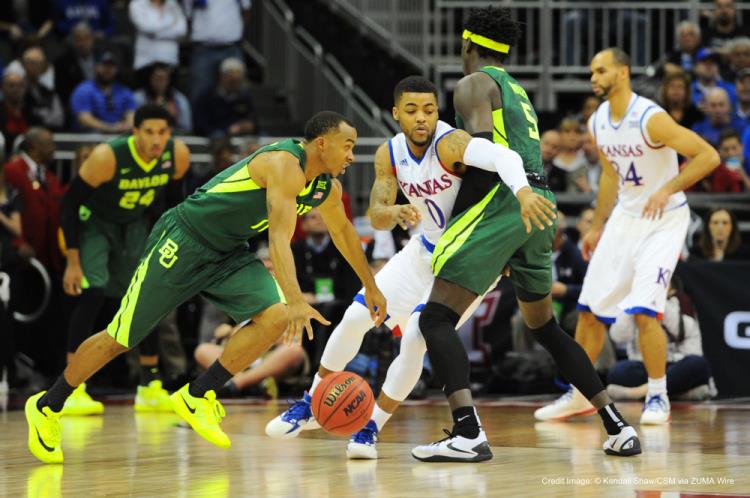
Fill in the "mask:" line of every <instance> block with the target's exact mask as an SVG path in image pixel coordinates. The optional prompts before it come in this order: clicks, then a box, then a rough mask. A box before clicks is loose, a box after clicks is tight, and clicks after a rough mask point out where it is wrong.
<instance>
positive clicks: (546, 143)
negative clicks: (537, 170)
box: [539, 130, 565, 192]
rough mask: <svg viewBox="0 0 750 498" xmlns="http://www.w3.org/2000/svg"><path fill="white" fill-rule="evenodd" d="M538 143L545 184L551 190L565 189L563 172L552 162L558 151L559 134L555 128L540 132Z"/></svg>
mask: <svg viewBox="0 0 750 498" xmlns="http://www.w3.org/2000/svg"><path fill="white" fill-rule="evenodd" d="M539 145H540V147H541V150H542V165H543V166H544V174H545V176H546V177H547V184H548V185H549V187H550V188H551V189H552V191H553V192H560V191H562V190H564V189H565V172H564V171H562V170H561V169H558V168H556V167H555V166H553V164H552V160H553V159H554V158H555V156H556V155H557V154H559V153H560V134H559V133H558V132H557V130H547V131H545V132H544V133H542V137H541V140H540V143H539Z"/></svg>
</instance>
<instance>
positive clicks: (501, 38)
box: [464, 6, 521, 62]
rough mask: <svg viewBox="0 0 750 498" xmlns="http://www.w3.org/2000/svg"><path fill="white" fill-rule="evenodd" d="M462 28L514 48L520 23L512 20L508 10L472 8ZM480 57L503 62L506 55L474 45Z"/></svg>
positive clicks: (519, 32) (518, 36) (519, 33)
mask: <svg viewBox="0 0 750 498" xmlns="http://www.w3.org/2000/svg"><path fill="white" fill-rule="evenodd" d="M464 28H465V29H467V30H468V31H471V32H472V33H474V34H477V35H480V36H483V37H485V38H489V39H490V40H493V41H496V42H499V43H504V44H506V45H510V46H511V47H513V46H515V45H516V43H518V40H519V38H521V23H520V22H518V21H516V20H514V19H513V18H512V17H511V15H510V9H507V8H495V7H492V6H489V7H486V8H474V9H471V10H470V11H469V17H468V19H467V20H466V24H465V25H464ZM475 48H476V49H477V51H478V53H479V56H480V57H491V58H494V59H498V60H499V61H500V62H505V59H507V58H508V54H507V53H500V52H496V51H494V50H490V49H488V48H485V47H482V46H480V45H477V44H475Z"/></svg>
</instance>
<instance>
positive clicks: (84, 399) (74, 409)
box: [62, 382, 104, 415]
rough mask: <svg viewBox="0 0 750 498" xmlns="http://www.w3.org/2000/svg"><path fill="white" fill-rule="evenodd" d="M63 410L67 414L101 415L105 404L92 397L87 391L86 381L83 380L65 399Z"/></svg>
mask: <svg viewBox="0 0 750 498" xmlns="http://www.w3.org/2000/svg"><path fill="white" fill-rule="evenodd" d="M62 412H63V413H64V414H65V415H100V414H102V413H104V405H103V404H102V402H101V401H95V400H93V399H91V396H89V393H87V392H86V383H85V382H82V383H81V385H79V386H78V387H76V388H75V389H74V390H73V392H72V393H70V396H68V399H66V400H65V405H63V409H62Z"/></svg>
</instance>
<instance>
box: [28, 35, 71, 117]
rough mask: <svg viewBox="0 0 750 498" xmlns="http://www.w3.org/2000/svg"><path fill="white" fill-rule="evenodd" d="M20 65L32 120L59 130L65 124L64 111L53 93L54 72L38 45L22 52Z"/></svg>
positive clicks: (57, 97) (55, 93)
mask: <svg viewBox="0 0 750 498" xmlns="http://www.w3.org/2000/svg"><path fill="white" fill-rule="evenodd" d="M21 64H22V65H23V71H24V72H25V73H26V83H27V89H26V100H27V101H28V108H29V112H31V114H32V115H33V116H34V120H35V121H36V122H38V123H39V124H41V125H42V126H44V127H46V128H50V129H52V130H60V129H61V128H62V127H63V125H64V124H65V111H64V110H63V106H62V102H61V101H60V97H59V96H58V95H57V92H55V83H54V71H53V70H52V69H51V67H50V65H49V63H48V62H47V55H46V54H45V53H44V50H42V47H41V46H39V45H32V46H30V47H29V48H27V49H26V50H24V51H23V54H22V55H21Z"/></svg>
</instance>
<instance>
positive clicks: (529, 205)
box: [516, 187, 557, 233]
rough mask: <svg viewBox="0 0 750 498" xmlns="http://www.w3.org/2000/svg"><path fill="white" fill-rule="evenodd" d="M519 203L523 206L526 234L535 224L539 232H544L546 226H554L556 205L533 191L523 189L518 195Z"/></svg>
mask: <svg viewBox="0 0 750 498" xmlns="http://www.w3.org/2000/svg"><path fill="white" fill-rule="evenodd" d="M516 198H517V199H518V203H519V204H520V205H521V219H522V220H523V225H524V226H525V227H526V233H530V232H531V228H532V227H531V224H532V223H533V224H534V225H536V227H537V228H538V229H539V230H544V224H545V223H546V224H547V226H550V227H551V226H552V225H553V223H554V222H553V221H552V220H554V219H555V218H557V214H555V208H556V207H555V203H554V202H552V201H550V200H549V199H547V198H545V197H544V196H541V195H539V194H537V193H536V192H534V191H533V190H531V188H529V187H523V188H522V189H521V190H519V191H518V192H517V193H516Z"/></svg>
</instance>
